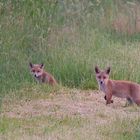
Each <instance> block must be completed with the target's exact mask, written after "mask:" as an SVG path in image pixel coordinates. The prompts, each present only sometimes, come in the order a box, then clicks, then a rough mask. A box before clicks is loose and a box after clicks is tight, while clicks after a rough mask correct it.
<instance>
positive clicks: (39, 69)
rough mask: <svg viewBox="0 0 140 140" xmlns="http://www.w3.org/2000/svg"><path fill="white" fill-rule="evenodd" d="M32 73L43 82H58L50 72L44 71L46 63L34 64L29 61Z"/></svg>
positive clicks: (52, 83) (54, 83) (53, 83)
mask: <svg viewBox="0 0 140 140" xmlns="http://www.w3.org/2000/svg"><path fill="white" fill-rule="evenodd" d="M29 65H30V69H31V73H32V74H33V75H34V77H35V78H36V79H37V81H39V82H42V83H48V84H50V85H56V84H57V82H56V80H55V79H54V77H53V76H52V75H51V74H49V73H48V72H45V71H44V69H43V68H44V64H32V63H29Z"/></svg>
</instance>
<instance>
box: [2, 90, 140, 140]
mask: <svg viewBox="0 0 140 140" xmlns="http://www.w3.org/2000/svg"><path fill="white" fill-rule="evenodd" d="M30 94H31V95H32V97H33V96H34V94H35V91H34V92H33V93H30ZM35 96H36V95H35ZM103 96H104V95H103V94H102V93H100V92H98V91H91V90H89V91H83V90H77V89H73V90H69V89H62V88H61V89H59V91H58V93H56V92H53V93H51V94H49V95H47V96H46V98H45V95H44V97H43V96H42V97H43V98H42V99H41V98H40V99H37V98H33V99H31V100H26V99H25V96H24V98H22V99H19V100H17V99H15V98H12V99H10V98H9V97H6V98H5V99H4V100H3V104H2V113H1V117H0V118H1V120H0V124H1V126H0V136H1V138H6V139H11V138H12V139H13V140H14V139H27V140H28V139H30V140H32V139H37V140H43V139H49V140H63V139H65V140H71V139H75V140H84V139H88V140H92V139H99V140H101V139H107V138H110V139H111V138H114V136H113V135H112V133H114V131H116V130H117V131H120V133H119V134H120V136H122V135H121V131H125V129H127V130H129V127H130V126H131V123H128V124H127V123H126V121H129V122H134V124H135V121H137V120H138V119H139V115H140V113H139V111H140V110H139V108H138V107H137V106H130V107H124V105H125V100H122V99H119V98H115V99H114V104H111V105H108V106H106V105H105V101H104V98H103ZM123 122H124V123H125V125H124V124H123ZM126 124H127V125H126ZM119 125H120V126H119ZM135 127H137V125H136V124H135ZM104 128H105V129H104ZM131 131H132V132H134V133H135V129H134V128H133V126H132V130H131ZM132 136H133V135H131V137H132Z"/></svg>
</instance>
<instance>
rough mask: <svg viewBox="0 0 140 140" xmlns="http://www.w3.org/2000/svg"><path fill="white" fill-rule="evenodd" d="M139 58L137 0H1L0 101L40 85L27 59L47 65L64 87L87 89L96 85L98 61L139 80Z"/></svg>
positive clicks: (116, 73)
mask: <svg viewBox="0 0 140 140" xmlns="http://www.w3.org/2000/svg"><path fill="white" fill-rule="evenodd" d="M139 58H140V2H139V0H1V1H0V96H1V99H3V98H4V97H5V96H6V95H7V94H10V96H11V93H13V92H14V93H15V94H16V96H22V95H21V94H20V93H19V91H20V90H24V89H28V88H29V89H30V88H32V87H37V85H36V84H35V81H34V79H33V77H32V76H31V74H30V70H29V62H32V63H44V64H45V69H46V70H47V71H48V72H50V73H52V74H53V75H54V77H55V78H56V79H57V81H58V82H59V83H60V85H62V86H65V87H68V88H78V89H84V90H85V89H97V83H96V79H95V74H94V67H95V65H98V66H99V67H101V68H102V69H104V68H106V67H107V66H111V78H112V79H124V80H132V81H135V82H138V83H140V61H139ZM34 85H35V86H34ZM42 90H43V91H44V90H45V91H46V88H43V89H42ZM49 90H50V89H49ZM25 91H26V92H32V90H31V91H30V90H25ZM47 91H48V89H47ZM28 96H29V95H28Z"/></svg>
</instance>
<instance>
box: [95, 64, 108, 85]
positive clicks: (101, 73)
mask: <svg viewBox="0 0 140 140" xmlns="http://www.w3.org/2000/svg"><path fill="white" fill-rule="evenodd" d="M95 73H96V79H97V81H98V84H99V85H101V86H102V85H105V84H106V83H107V82H108V79H109V73H110V67H108V68H107V69H106V70H100V69H99V68H98V66H96V67H95Z"/></svg>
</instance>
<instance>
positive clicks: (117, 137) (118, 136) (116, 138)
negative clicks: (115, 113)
mask: <svg viewBox="0 0 140 140" xmlns="http://www.w3.org/2000/svg"><path fill="white" fill-rule="evenodd" d="M99 131H100V133H101V134H102V135H103V136H104V139H107V140H111V139H113V140H139V139H140V135H139V131H140V122H139V119H134V118H133V119H128V118H126V119H116V120H115V121H114V124H113V126H112V124H108V125H106V126H104V127H103V128H102V129H100V130H99Z"/></svg>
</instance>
